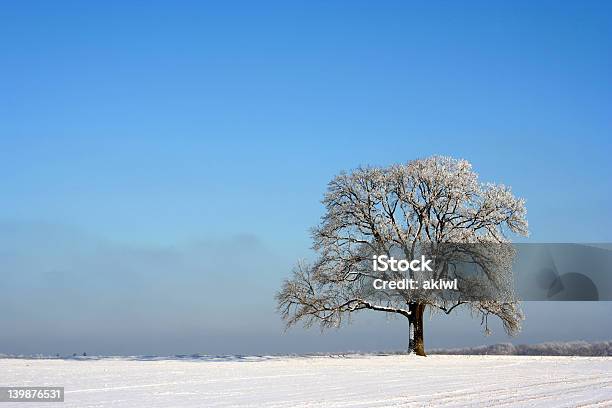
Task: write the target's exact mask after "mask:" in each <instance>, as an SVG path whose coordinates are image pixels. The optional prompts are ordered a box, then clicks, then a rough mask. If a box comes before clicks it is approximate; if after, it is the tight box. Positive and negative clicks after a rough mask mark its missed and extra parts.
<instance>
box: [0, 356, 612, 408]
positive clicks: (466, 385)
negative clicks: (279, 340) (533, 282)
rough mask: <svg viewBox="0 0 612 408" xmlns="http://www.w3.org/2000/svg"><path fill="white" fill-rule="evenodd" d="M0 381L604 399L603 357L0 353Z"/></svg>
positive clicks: (274, 393)
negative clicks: (0, 355) (53, 356)
mask: <svg viewBox="0 0 612 408" xmlns="http://www.w3.org/2000/svg"><path fill="white" fill-rule="evenodd" d="M0 385H2V386H7V385H11V386H43V385H47V386H64V387H65V403H64V404H61V403H51V404H44V406H49V407H55V406H58V407H59V406H62V407H110V406H112V407H214V406H234V407H235V406H240V407H286V406H291V407H296V406H298V407H299V406H301V407H305V406H308V407H391V406H402V407H404V406H405V407H411V406H414V407H421V406H423V405H426V406H443V407H460V406H521V407H528V406H537V407H563V406H565V407H575V406H598V407H599V406H612V358H610V357H534V356H448V355H432V356H429V357H427V358H421V357H416V356H404V355H390V356H372V355H370V356H367V355H366V356H363V355H354V356H348V357H344V356H335V357H333V356H329V357H250V358H249V357H235V358H210V359H203V358H193V359H191V358H169V359H161V358H147V357H140V358H138V357H132V358H130V357H126V358H86V359H47V360H45V359H30V360H28V359H0ZM11 406H15V407H17V408H20V407H21V408H25V407H27V406H32V404H24V403H2V407H3V408H4V407H6V408H8V407H11Z"/></svg>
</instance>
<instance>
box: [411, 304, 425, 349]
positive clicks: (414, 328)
mask: <svg viewBox="0 0 612 408" xmlns="http://www.w3.org/2000/svg"><path fill="white" fill-rule="evenodd" d="M408 309H409V310H410V316H409V317H408V353H409V354H410V353H412V352H414V353H415V354H416V355H417V356H423V357H425V356H427V354H425V340H424V336H423V314H424V312H425V304H424V303H410V304H409V306H408Z"/></svg>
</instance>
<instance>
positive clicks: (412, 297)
mask: <svg viewBox="0 0 612 408" xmlns="http://www.w3.org/2000/svg"><path fill="white" fill-rule="evenodd" d="M322 202H323V204H324V206H325V209H326V213H325V215H324V216H323V217H322V220H321V223H320V225H319V226H318V227H316V228H314V229H313V231H312V237H313V242H314V244H313V248H314V249H315V250H316V251H317V253H318V259H317V260H316V261H315V262H314V264H312V265H309V264H306V263H304V262H299V263H298V264H297V266H296V267H295V269H294V271H293V276H292V277H291V278H290V279H288V280H286V281H285V282H284V283H283V285H282V288H281V290H280V291H279V292H278V293H277V301H278V309H279V311H280V312H281V314H282V316H283V318H284V319H285V321H286V323H287V326H288V327H289V326H292V325H294V324H296V323H298V322H300V321H302V322H303V323H304V325H305V326H307V327H310V326H312V325H313V324H315V323H318V324H320V326H321V328H328V327H339V326H340V325H341V324H342V323H343V322H345V321H347V320H349V318H350V315H351V313H353V312H357V311H360V310H366V309H367V310H374V311H380V312H385V313H390V314H394V315H401V316H404V317H406V318H407V319H408V323H409V324H408V327H409V345H408V351H409V352H415V353H416V354H418V355H423V356H424V355H425V347H424V336H423V314H424V312H425V310H426V308H428V309H430V310H431V311H442V312H444V313H446V314H450V313H451V312H452V311H453V310H454V309H456V308H457V307H459V306H463V307H469V308H471V310H472V312H473V315H478V316H480V317H481V319H482V323H483V325H484V326H485V330H486V331H488V326H487V322H488V317H489V316H490V315H494V316H498V317H499V318H500V319H501V320H502V322H503V324H504V328H505V330H506V331H507V332H508V334H515V333H517V332H518V331H519V330H520V321H521V319H522V314H521V311H520V308H519V304H518V302H517V301H516V300H515V299H514V298H513V297H512V296H508V297H500V298H499V299H491V298H486V299H474V298H473V299H472V300H471V301H466V300H465V298H463V299H458V300H457V299H456V300H454V301H453V300H452V299H451V300H449V299H443V298H439V297H432V296H427V295H424V294H423V292H418V291H412V290H399V289H398V290H392V291H389V290H387V291H379V290H375V289H374V288H373V286H372V280H373V279H376V278H383V279H386V280H390V279H393V278H397V276H395V275H394V274H395V273H394V272H389V271H386V272H374V271H373V269H372V267H371V257H372V254H391V253H393V252H394V251H400V252H401V253H402V255H403V256H404V257H405V258H406V259H415V257H416V255H418V253H419V251H420V248H421V247H422V246H423V245H438V244H444V243H460V244H480V243H495V244H505V243H509V242H510V240H509V237H508V235H509V233H514V234H520V235H527V234H528V229H527V221H526V210H525V205H524V200H522V199H518V198H516V197H514V195H513V194H512V192H511V190H510V188H508V187H506V186H504V185H496V184H483V183H480V182H479V181H478V176H477V174H476V173H475V172H474V171H473V170H472V166H471V164H470V163H469V162H467V161H465V160H457V159H453V158H449V157H439V156H434V157H429V158H426V159H419V160H414V161H411V162H409V163H407V164H405V165H403V164H402V165H394V166H390V167H385V168H359V169H356V170H354V171H352V172H350V173H341V174H340V175H338V176H337V177H335V178H334V179H333V180H332V181H331V182H330V183H329V185H328V189H327V192H326V194H325V197H324V199H323V201H322ZM446 271H447V272H446V273H448V268H447V269H446ZM511 273H512V272H511V267H510V268H509V267H508V265H507V264H506V265H505V267H504V268H497V269H495V271H493V272H491V275H492V277H494V278H495V280H496V281H498V282H501V281H506V282H508V281H511ZM508 274H510V276H508ZM505 290H507V291H511V290H512V289H511V285H510V286H506V289H505ZM510 295H511V294H510Z"/></svg>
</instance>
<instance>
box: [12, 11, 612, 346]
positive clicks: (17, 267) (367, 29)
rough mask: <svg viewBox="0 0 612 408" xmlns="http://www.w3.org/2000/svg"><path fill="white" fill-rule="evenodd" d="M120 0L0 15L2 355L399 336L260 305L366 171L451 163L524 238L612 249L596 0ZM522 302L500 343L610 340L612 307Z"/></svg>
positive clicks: (464, 330) (397, 341)
mask: <svg viewBox="0 0 612 408" xmlns="http://www.w3.org/2000/svg"><path fill="white" fill-rule="evenodd" d="M126 3H127V2H111V1H109V2H25V1H7V2H3V3H2V6H0V38H1V39H0V173H1V174H2V183H1V184H0V185H1V187H2V188H1V193H0V244H1V246H0V310H2V313H0V325H2V327H3V328H6V327H9V328H10V329H9V330H5V329H3V330H2V331H0V353H2V352H7V353H36V352H42V353H55V352H60V353H69V352H73V351H74V352H82V351H88V352H90V353H133V354H143V353H156V354H163V353H168V354H174V353H189V352H204V353H269V352H302V351H325V350H327V351H331V350H346V349H360V350H380V349H393V348H402V347H404V343H405V338H404V337H403V336H404V334H405V333H404V330H405V323H404V322H402V321H392V322H390V323H388V322H386V321H385V318H384V316H378V315H375V314H371V315H367V316H365V315H364V316H363V317H361V318H359V319H357V322H356V324H355V325H354V326H353V327H350V328H348V329H347V330H343V331H338V332H332V333H330V334H329V335H324V336H321V335H320V334H319V332H318V331H317V330H316V329H313V330H311V331H306V332H304V331H302V330H295V331H292V332H289V333H288V334H286V335H282V324H281V322H280V320H279V317H278V315H276V314H275V312H274V301H273V299H272V297H273V294H274V292H275V290H276V289H277V288H278V287H279V285H280V281H281V280H282V279H283V278H284V277H285V276H287V275H288V273H289V271H290V269H291V266H292V264H293V263H294V262H295V260H296V259H298V258H300V257H306V258H308V257H312V252H311V250H310V249H309V248H310V238H309V233H308V229H309V228H310V227H312V226H314V225H316V224H317V222H318V220H319V217H320V216H321V215H322V210H323V209H322V206H321V204H320V203H319V200H320V199H321V197H322V194H323V192H324V190H325V187H326V183H327V182H328V181H329V180H330V179H331V178H332V177H333V176H334V175H335V174H337V173H338V172H339V171H341V170H348V169H352V168H355V167H357V166H359V165H368V164H369V165H385V164H390V163H396V162H405V161H408V160H411V159H414V158H419V157H424V156H428V155H431V154H444V155H451V156H455V157H462V158H466V159H468V160H470V161H471V162H472V163H473V165H474V168H475V169H476V171H478V172H479V173H480V175H481V177H482V179H483V180H484V181H495V182H502V183H505V184H508V185H511V186H512V187H513V190H514V191H515V193H516V194H517V195H520V196H522V197H524V198H525V199H526V200H527V209H528V218H529V222H530V229H531V237H530V238H529V240H530V241H531V242H610V241H612V232H611V231H612V221H611V217H610V215H609V212H610V208H611V207H612V199H611V198H612V197H611V193H610V191H611V187H612V185H611V184H612V183H611V177H610V176H611V175H612V174H611V173H612V163H611V160H610V152H611V150H612V149H611V147H612V141H611V135H612V120H611V117H612V116H611V112H612V75H610V73H611V72H612V5H611V4H610V3H609V2H552V1H551V2H546V1H545V2H538V3H537V4H534V2H512V3H511V4H510V3H505V4H504V3H502V2H470V3H461V4H459V3H455V2H438V3H436V4H433V5H432V4H426V3H416V2H384V3H380V2H376V3H374V2H266V3H262V2H223V3H218V4H209V3H205V2H204V3H202V2H180V1H179V2H174V1H173V2H159V1H153V2H130V3H129V4H126ZM270 260H273V261H272V262H271V261H270ZM241 284H243V285H241ZM527 312H528V316H527V321H526V322H525V330H524V332H523V334H522V335H521V336H519V338H517V339H515V340H514V341H517V342H520V341H522V342H533V341H544V340H556V339H562V340H571V339H582V338H584V339H587V340H594V339H609V338H610V337H611V336H612V329H611V327H612V324H610V323H611V322H612V321H611V320H610V319H611V317H610V316H611V314H610V313H612V307H611V306H610V304H609V303H604V302H601V303H599V304H582V305H577V306H576V307H572V305H561V304H535V305H527ZM585 316H586V317H585ZM602 319H603V320H604V322H605V323H606V324H601V320H602ZM426 330H429V333H427V332H426V336H428V337H427V341H428V345H433V346H453V345H471V344H480V343H486V342H495V341H503V340H505V339H506V338H505V337H504V336H498V335H495V336H493V337H489V338H484V337H481V333H480V332H479V331H478V324H477V322H472V321H469V320H466V319H465V318H463V317H459V318H456V319H451V318H445V319H443V320H440V319H437V318H436V319H434V320H433V321H432V322H431V323H430V324H429V326H428V327H426Z"/></svg>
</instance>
